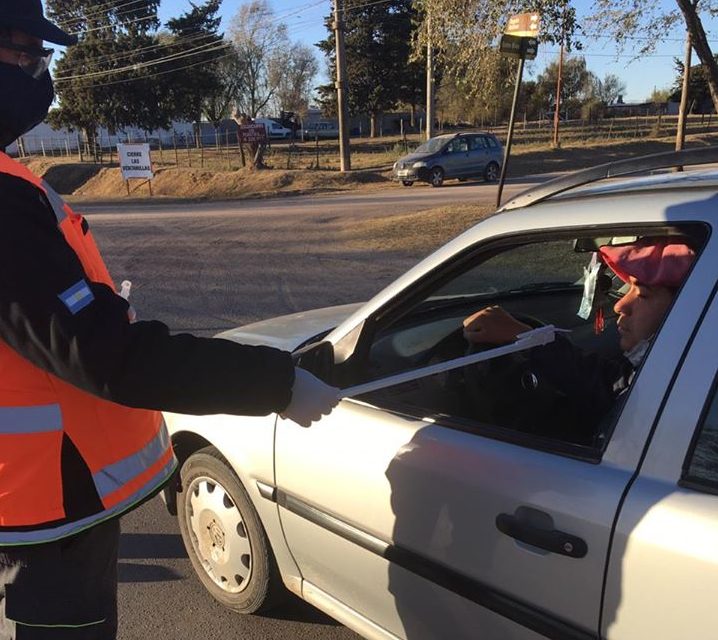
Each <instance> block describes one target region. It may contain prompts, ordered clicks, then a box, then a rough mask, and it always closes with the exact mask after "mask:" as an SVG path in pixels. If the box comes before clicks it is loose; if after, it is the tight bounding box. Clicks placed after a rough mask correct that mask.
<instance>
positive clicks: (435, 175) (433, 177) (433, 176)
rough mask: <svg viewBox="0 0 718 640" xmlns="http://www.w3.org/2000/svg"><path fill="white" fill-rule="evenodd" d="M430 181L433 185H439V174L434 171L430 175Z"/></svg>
mask: <svg viewBox="0 0 718 640" xmlns="http://www.w3.org/2000/svg"><path fill="white" fill-rule="evenodd" d="M431 181H432V182H433V183H434V184H441V172H439V171H434V172H433V173H432V174H431Z"/></svg>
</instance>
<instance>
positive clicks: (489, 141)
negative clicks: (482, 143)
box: [485, 136, 499, 149]
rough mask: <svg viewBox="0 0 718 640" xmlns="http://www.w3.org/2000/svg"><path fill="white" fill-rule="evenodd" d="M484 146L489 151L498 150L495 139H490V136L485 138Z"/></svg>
mask: <svg viewBox="0 0 718 640" xmlns="http://www.w3.org/2000/svg"><path fill="white" fill-rule="evenodd" d="M485 139H486V144H488V145H489V148H490V149H496V148H498V146H499V145H498V143H497V142H496V138H492V137H491V136H486V138H485Z"/></svg>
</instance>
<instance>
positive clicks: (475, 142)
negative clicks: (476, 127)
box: [469, 136, 486, 151]
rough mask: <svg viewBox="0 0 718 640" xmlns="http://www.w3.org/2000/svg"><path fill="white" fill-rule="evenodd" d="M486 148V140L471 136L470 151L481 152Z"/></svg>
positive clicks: (481, 137)
mask: <svg viewBox="0 0 718 640" xmlns="http://www.w3.org/2000/svg"><path fill="white" fill-rule="evenodd" d="M485 148H486V139H485V138H484V137H483V136H471V137H470V138H469V150H470V151H481V150H482V149H485Z"/></svg>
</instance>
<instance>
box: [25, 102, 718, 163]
mask: <svg viewBox="0 0 718 640" xmlns="http://www.w3.org/2000/svg"><path fill="white" fill-rule="evenodd" d="M716 124H718V122H717V119H716V118H715V117H714V115H713V114H705V115H695V116H690V117H689V118H688V119H687V123H686V134H687V135H700V134H709V133H715V132H717V131H718V129H716ZM677 126H678V118H677V116H666V115H645V116H640V115H638V116H630V117H624V118H604V119H601V120H595V121H592V122H588V121H583V120H571V121H562V122H560V127H559V132H560V140H561V142H562V144H564V145H571V144H581V143H591V142H592V141H607V140H631V139H641V138H644V139H648V138H670V137H675V135H676V129H677ZM476 129H480V130H482V131H489V132H493V133H494V134H496V135H497V136H498V137H499V138H500V139H502V140H505V138H506V135H507V126H506V124H502V125H500V126H485V127H476ZM461 130H465V128H461V127H456V128H454V127H444V128H439V129H438V130H437V132H436V133H437V135H440V134H442V133H453V132H456V131H461ZM552 139H553V122H552V121H551V120H540V121H519V122H518V123H517V124H516V126H515V130H514V141H513V144H514V145H537V146H540V145H550V144H551V142H552ZM422 140H423V136H422V134H420V133H407V132H404V133H403V134H401V135H397V134H395V133H394V134H392V135H385V136H379V137H376V138H366V137H364V138H358V137H353V138H352V140H351V145H352V153H356V154H358V156H359V158H358V161H357V162H354V161H353V165H354V166H355V168H374V167H380V166H385V165H386V164H387V163H391V162H393V160H395V159H396V158H397V157H398V156H399V155H401V154H404V153H408V152H410V151H412V150H413V149H415V148H416V147H417V146H418V145H419V144H420V143H421V142H422ZM118 142H146V143H148V144H149V145H150V154H151V158H152V163H153V165H154V166H155V168H156V169H158V168H168V167H190V168H202V169H208V170H216V171H222V170H224V171H234V170H237V169H239V168H242V167H245V166H247V165H248V164H250V156H249V153H250V150H249V147H248V145H246V144H242V142H241V140H240V137H239V132H238V131H232V130H230V129H224V130H217V131H215V132H214V133H211V134H208V133H207V132H203V133H202V134H201V135H199V134H195V133H192V132H171V133H169V134H167V135H163V136H152V135H144V136H142V137H133V138H130V139H127V138H125V139H118V138H117V137H116V136H112V137H110V136H98V137H96V138H95V139H94V140H92V141H90V140H88V139H87V138H85V137H84V136H83V135H82V134H79V133H76V134H71V135H63V136H31V135H26V136H23V137H22V138H20V139H19V140H18V141H17V155H18V156H20V157H46V158H64V159H65V160H66V161H70V162H89V163H96V164H101V165H109V166H116V165H117V162H118V156H117V143H118ZM339 159H340V150H339V144H338V141H337V140H336V139H322V138H320V137H319V136H318V135H316V136H315V137H314V138H312V137H311V136H305V137H304V139H303V140H302V139H289V140H286V139H282V140H271V139H270V140H268V141H267V145H266V148H265V150H264V161H265V162H266V164H267V165H268V166H269V167H272V168H275V169H287V170H289V169H326V170H334V169H338V167H339V164H340V160H339Z"/></svg>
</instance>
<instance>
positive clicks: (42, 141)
mask: <svg viewBox="0 0 718 640" xmlns="http://www.w3.org/2000/svg"><path fill="white" fill-rule="evenodd" d="M40 148H41V149H42V157H43V158H45V157H46V156H47V154H46V153H45V140H44V139H43V138H40Z"/></svg>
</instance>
